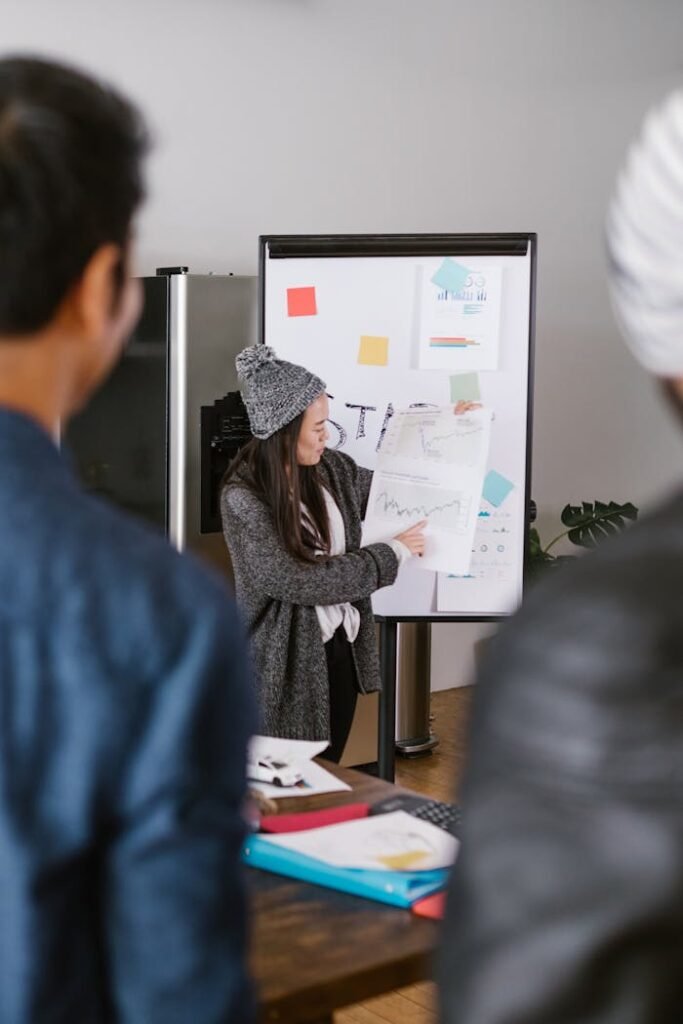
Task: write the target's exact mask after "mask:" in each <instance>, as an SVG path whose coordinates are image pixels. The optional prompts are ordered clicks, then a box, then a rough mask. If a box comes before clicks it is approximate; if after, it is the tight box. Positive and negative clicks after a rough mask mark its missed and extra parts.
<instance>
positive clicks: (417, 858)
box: [377, 850, 429, 871]
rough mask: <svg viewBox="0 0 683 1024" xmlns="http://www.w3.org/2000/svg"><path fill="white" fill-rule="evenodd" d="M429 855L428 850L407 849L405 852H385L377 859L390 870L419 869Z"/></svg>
mask: <svg viewBox="0 0 683 1024" xmlns="http://www.w3.org/2000/svg"><path fill="white" fill-rule="evenodd" d="M428 856H429V853H428V852H427V851H426V850H405V852H404V853H393V854H390V853H385V854H383V855H380V856H379V857H378V858H377V860H378V861H379V863H380V864H383V865H384V867H385V868H388V869H389V871H411V870H414V869H419V866H420V864H421V863H422V862H423V861H424V860H425V858H426V857H428Z"/></svg>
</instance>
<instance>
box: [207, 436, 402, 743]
mask: <svg viewBox="0 0 683 1024" xmlns="http://www.w3.org/2000/svg"><path fill="white" fill-rule="evenodd" d="M319 470H320V474H321V478H322V482H323V485H327V486H328V487H329V489H330V491H331V493H332V494H333V495H334V497H335V499H336V500H337V503H338V505H339V510H340V512H341V514H342V519H343V520H344V530H345V531H346V554H344V555H335V556H334V557H331V558H327V559H323V558H321V559H320V562H319V564H309V563H305V562H302V561H299V560H298V559H296V558H294V557H293V556H292V555H290V554H289V553H288V552H287V551H286V550H285V548H284V547H283V545H282V543H281V541H280V539H279V537H278V535H277V532H276V530H275V526H274V524H273V520H272V515H271V512H270V510H269V509H268V507H267V506H266V505H265V504H264V503H263V502H262V501H260V500H259V499H258V498H257V497H256V495H254V494H253V492H252V491H251V490H249V488H248V487H247V486H246V485H245V484H243V483H241V482H239V481H235V482H231V483H230V484H228V486H227V487H225V488H224V490H223V494H222V497H221V512H222V517H223V531H224V534H225V540H226V543H227V545H228V549H229V551H230V557H231V559H232V564H233V569H234V573H235V588H236V594H237V602H238V604H239V606H240V609H241V611H242V615H243V616H244V618H245V619H246V622H247V625H248V628H249V632H250V635H251V642H252V652H253V657H254V663H255V669H256V677H257V686H258V698H259V705H260V709H261V729H262V730H263V732H264V734H265V735H268V736H284V737H289V738H291V739H302V740H323V739H329V736H330V700H329V690H328V680H327V663H326V658H325V650H324V646H323V641H322V634H321V632H320V625H319V622H318V617H317V615H316V611H315V606H316V605H318V604H320V605H325V604H338V603H340V602H344V601H350V602H351V603H352V604H354V605H355V606H356V608H357V609H358V611H359V612H360V629H359V632H358V636H357V637H356V640H355V642H354V644H353V647H352V650H353V656H354V660H355V664H356V674H357V678H358V685H359V688H360V691H361V692H362V693H371V692H372V691H374V690H379V689H380V688H381V684H380V674H379V658H378V654H377V643H376V638H375V626H374V619H373V614H372V605H371V603H370V595H371V594H373V593H374V592H375V590H378V589H379V588H380V587H386V586H388V585H389V584H390V583H393V582H394V580H395V579H396V574H397V572H398V559H397V557H396V555H395V554H394V551H393V549H392V548H391V547H390V546H389V545H388V544H370V545H368V546H367V547H361V546H360V542H361V520H362V517H363V514H364V512H365V506H366V504H367V500H368V493H369V490H370V483H371V480H372V473H371V472H370V470H368V469H363V468H362V467H360V466H357V465H356V463H355V462H354V461H353V459H351V458H349V456H348V455H343V454H342V453H341V452H335V451H329V450H328V451H325V453H324V455H323V457H322V459H321V461H320V466H319Z"/></svg>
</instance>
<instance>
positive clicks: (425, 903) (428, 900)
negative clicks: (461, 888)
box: [410, 892, 446, 921]
mask: <svg viewBox="0 0 683 1024" xmlns="http://www.w3.org/2000/svg"><path fill="white" fill-rule="evenodd" d="M410 909H411V910H412V912H413V913H414V914H419V915H420V917H433V918H435V919H436V920H437V921H440V920H441V918H442V917H443V915H444V912H445V910H446V893H445V892H434V893H432V895H431V896H425V897H424V899H421V900H418V901H417V903H413V905H412V907H411V908H410Z"/></svg>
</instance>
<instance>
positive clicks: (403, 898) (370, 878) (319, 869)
mask: <svg viewBox="0 0 683 1024" xmlns="http://www.w3.org/2000/svg"><path fill="white" fill-rule="evenodd" d="M242 857H243V859H244V861H245V862H246V863H247V864H249V866H250V867H252V868H262V869H263V870H264V871H272V872H273V874H276V875H286V876H287V877H288V878H297V879H299V881H301V882H310V883H311V885H322V886H325V887H326V888H327V889H338V890H339V891H340V892H349V893H352V895H354V896H364V897H365V898H366V899H368V900H378V901H379V902H380V903H390V904H391V905H392V906H394V907H410V906H412V905H413V903H415V901H416V900H421V899H422V898H423V897H424V896H429V895H430V894H431V893H433V892H438V891H439V889H443V888H444V887H445V885H446V881H447V879H448V870H447V869H446V868H439V869H438V870H436V871H366V870H365V869H363V868H338V867H334V866H333V865H331V864H325V863H324V862H323V861H321V860H316V858H315V857H306V856H305V855H304V854H302V853H298V852H296V851H295V850H288V849H285V847H283V846H279V845H277V844H276V843H271V842H270V841H269V840H268V839H266V838H264V837H263V836H259V835H252V836H249V838H248V839H247V841H246V843H245V844H244V847H243V849H242Z"/></svg>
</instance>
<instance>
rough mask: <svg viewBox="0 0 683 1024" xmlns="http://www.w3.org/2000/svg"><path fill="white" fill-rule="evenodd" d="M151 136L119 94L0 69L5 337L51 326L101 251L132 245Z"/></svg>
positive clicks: (35, 71)
mask: <svg viewBox="0 0 683 1024" xmlns="http://www.w3.org/2000/svg"><path fill="white" fill-rule="evenodd" d="M148 147H149V136H148V132H147V128H146V126H145V123H144V120H143V118H142V116H141V115H140V113H139V112H138V110H137V109H136V108H135V107H134V106H133V104H131V103H130V102H128V100H126V99H124V97H123V96H121V95H119V94H118V93H117V92H116V91H115V90H114V89H112V88H111V87H109V86H108V85H105V84H103V83H101V82H98V81H96V80H95V79H93V78H91V77H89V76H88V75H85V74H83V73H81V72H80V71H77V70H75V69H74V68H71V67H67V66H65V65H62V64H55V63H52V62H49V61H45V60H41V59H37V58H34V57H23V56H17V57H9V58H6V59H4V60H0V335H3V334H4V335H8V334H13V335H21V334H30V333H32V332H35V331H37V330H39V329H40V328H42V327H44V326H46V325H47V324H48V323H49V322H50V320H51V319H52V318H53V316H54V314H55V313H56V311H57V308H58V307H59V304H60V303H61V301H62V300H63V299H64V297H65V296H66V295H67V293H68V291H69V289H70V288H71V287H72V286H73V285H74V284H75V283H76V282H77V281H78V279H79V277H80V276H81V274H82V273H83V271H84V269H85V267H86V266H87V263H88V261H89V259H90V258H91V257H92V255H93V253H94V252H95V251H96V250H97V249H98V248H99V247H100V246H101V245H105V244H108V243H114V244H116V245H119V246H121V247H122V249H123V248H125V247H126V245H127V244H128V240H129V237H130V230H131V223H132V220H133V216H134V214H135V211H136V209H137V207H138V205H139V204H140V202H141V201H142V199H143V196H144V183H143V176H142V164H143V158H144V156H145V154H146V152H147V150H148Z"/></svg>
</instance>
